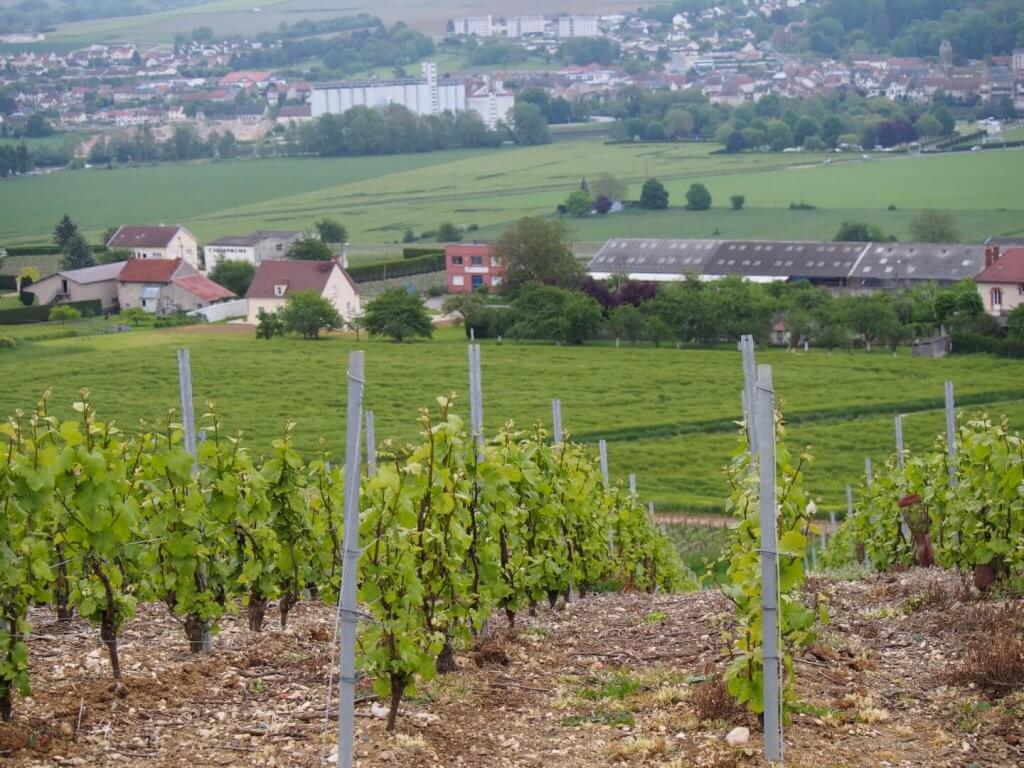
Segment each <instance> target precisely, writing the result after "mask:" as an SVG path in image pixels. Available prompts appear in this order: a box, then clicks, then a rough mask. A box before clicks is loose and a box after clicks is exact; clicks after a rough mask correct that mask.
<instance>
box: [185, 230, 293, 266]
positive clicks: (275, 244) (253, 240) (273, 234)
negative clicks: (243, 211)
mask: <svg viewBox="0 0 1024 768" xmlns="http://www.w3.org/2000/svg"><path fill="white" fill-rule="evenodd" d="M301 237H302V232H296V231H294V230H290V229H280V230H257V231H255V232H251V233H249V234H248V235H240V236H235V235H228V236H227V237H219V238H217V239H216V240H214V241H212V242H209V243H207V244H206V246H205V247H204V248H203V256H204V258H205V261H206V268H207V269H213V268H214V267H215V266H217V264H219V263H220V262H222V261H245V262H248V263H249V264H252V265H253V266H258V265H259V264H260V262H262V261H263V260H265V259H283V258H285V257H286V256H287V255H288V249H289V248H291V247H292V244H293V243H294V242H295V241H296V240H298V239H300V238H301Z"/></svg>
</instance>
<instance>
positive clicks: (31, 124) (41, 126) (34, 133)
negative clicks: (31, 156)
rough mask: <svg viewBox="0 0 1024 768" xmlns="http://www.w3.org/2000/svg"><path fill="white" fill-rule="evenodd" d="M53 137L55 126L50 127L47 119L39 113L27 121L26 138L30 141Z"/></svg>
mask: <svg viewBox="0 0 1024 768" xmlns="http://www.w3.org/2000/svg"><path fill="white" fill-rule="evenodd" d="M51 135H53V126H52V125H50V124H49V123H48V122H47V121H46V118H44V117H43V116H42V115H40V114H39V113H36V114H34V115H32V116H30V117H29V119H28V120H26V121H25V136H27V137H28V138H30V139H38V138H42V137H43V136H51Z"/></svg>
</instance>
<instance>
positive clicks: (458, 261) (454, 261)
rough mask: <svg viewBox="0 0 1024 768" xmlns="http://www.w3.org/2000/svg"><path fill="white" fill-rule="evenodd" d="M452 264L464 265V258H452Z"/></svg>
mask: <svg viewBox="0 0 1024 768" xmlns="http://www.w3.org/2000/svg"><path fill="white" fill-rule="evenodd" d="M452 264H453V265H461V264H462V257H461V256H452Z"/></svg>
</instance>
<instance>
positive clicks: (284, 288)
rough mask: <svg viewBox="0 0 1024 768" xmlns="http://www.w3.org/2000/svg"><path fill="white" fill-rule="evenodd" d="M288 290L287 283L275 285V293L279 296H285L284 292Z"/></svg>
mask: <svg viewBox="0 0 1024 768" xmlns="http://www.w3.org/2000/svg"><path fill="white" fill-rule="evenodd" d="M287 290H288V286H287V285H275V286H274V295H275V296H276V297H277V298H281V297H282V296H284V292H285V291H287Z"/></svg>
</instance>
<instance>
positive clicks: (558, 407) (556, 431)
mask: <svg viewBox="0 0 1024 768" xmlns="http://www.w3.org/2000/svg"><path fill="white" fill-rule="evenodd" d="M551 440H552V442H553V443H554V444H555V445H558V444H559V443H560V442H562V401H561V400H559V399H558V398H557V397H556V398H555V399H554V400H552V401H551Z"/></svg>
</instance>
